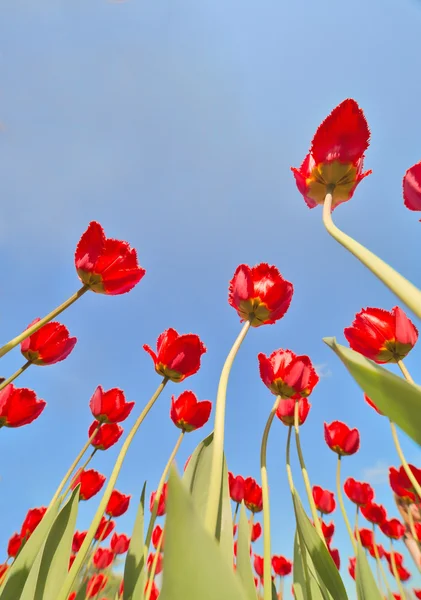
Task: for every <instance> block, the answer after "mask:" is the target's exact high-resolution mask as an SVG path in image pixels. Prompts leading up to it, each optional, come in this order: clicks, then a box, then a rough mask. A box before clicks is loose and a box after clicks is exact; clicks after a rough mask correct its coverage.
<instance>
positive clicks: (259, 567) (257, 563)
mask: <svg viewBox="0 0 421 600" xmlns="http://www.w3.org/2000/svg"><path fill="white" fill-rule="evenodd" d="M263 564H264V562H263V557H262V556H259V555H258V554H255V555H254V560H253V566H254V570H255V571H256V573H257V575H258V576H259V577H260V579H263Z"/></svg>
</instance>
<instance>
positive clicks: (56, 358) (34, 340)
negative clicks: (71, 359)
mask: <svg viewBox="0 0 421 600" xmlns="http://www.w3.org/2000/svg"><path fill="white" fill-rule="evenodd" d="M39 321H41V319H40V318H39V317H38V318H37V319H35V320H34V321H32V323H31V324H30V325H28V327H27V328H28V329H29V327H32V325H35V323H38V322H39ZM76 342H77V339H76V338H75V337H72V338H71V337H70V334H69V330H68V329H67V327H65V325H61V323H57V322H56V321H50V323H47V324H46V325H43V326H42V327H41V328H40V329H38V331H36V332H35V333H33V334H32V335H30V336H29V337H27V338H26V339H25V340H23V342H22V343H21V345H20V351H21V352H22V354H23V356H24V357H25V358H26V360H30V361H31V363H32V364H33V365H40V366H44V365H53V364H54V363H57V362H60V361H61V360H64V359H65V358H67V357H68V356H69V354H70V352H71V351H72V350H73V348H74V347H75V345H76Z"/></svg>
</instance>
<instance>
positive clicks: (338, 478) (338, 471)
mask: <svg viewBox="0 0 421 600" xmlns="http://www.w3.org/2000/svg"><path fill="white" fill-rule="evenodd" d="M336 492H337V494H338V502H339V506H340V509H341V512H342V516H343V519H344V521H345V525H346V528H347V530H348V533H349V537H350V540H351V543H352V547H353V548H354V553H355V556H357V544H356V543H355V538H354V534H353V533H352V527H351V523H350V522H349V519H348V515H347V514H346V510H345V504H344V499H343V496H342V485H341V455H340V454H338V464H337V468H336Z"/></svg>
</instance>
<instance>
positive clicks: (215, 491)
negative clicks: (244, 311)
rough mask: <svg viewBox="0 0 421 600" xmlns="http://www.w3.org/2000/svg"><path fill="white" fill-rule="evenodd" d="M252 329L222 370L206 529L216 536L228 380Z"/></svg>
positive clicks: (239, 340)
mask: <svg viewBox="0 0 421 600" xmlns="http://www.w3.org/2000/svg"><path fill="white" fill-rule="evenodd" d="M249 329H250V321H246V322H245V323H244V325H243V327H242V329H241V331H240V333H239V335H238V337H237V339H236V340H235V342H234V344H233V346H232V348H231V350H230V352H229V354H228V356H227V358H226V360H225V364H224V366H223V368H222V372H221V377H220V379H219V384H218V392H217V395H216V406H215V426H214V432H213V444H212V446H213V453H212V467H211V473H210V478H209V496H208V502H207V506H206V516H205V527H206V529H207V530H208V531H209V533H210V534H211V535H212V537H213V536H214V535H215V532H216V524H217V521H218V512H219V498H220V493H221V485H222V477H223V463H224V435H225V406H226V399H227V386H228V379H229V375H230V372H231V367H232V364H233V362H234V359H235V357H236V355H237V352H238V350H239V348H240V346H241V344H242V343H243V340H244V338H245V337H246V335H247V332H248V330H249Z"/></svg>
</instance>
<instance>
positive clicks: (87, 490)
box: [72, 469, 105, 500]
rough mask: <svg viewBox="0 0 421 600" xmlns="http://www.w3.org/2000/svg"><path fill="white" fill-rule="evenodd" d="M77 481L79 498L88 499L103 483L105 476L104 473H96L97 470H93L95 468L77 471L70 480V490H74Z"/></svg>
mask: <svg viewBox="0 0 421 600" xmlns="http://www.w3.org/2000/svg"><path fill="white" fill-rule="evenodd" d="M79 483H80V491H79V499H80V500H89V499H90V498H92V496H95V494H97V493H98V492H99V491H100V489H101V488H102V486H103V485H104V483H105V477H104V475H101V473H98V471H95V469H88V470H87V471H79V473H77V476H76V477H75V478H74V479H73V481H72V490H74V489H75V487H76V486H77V485H78V484H79Z"/></svg>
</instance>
